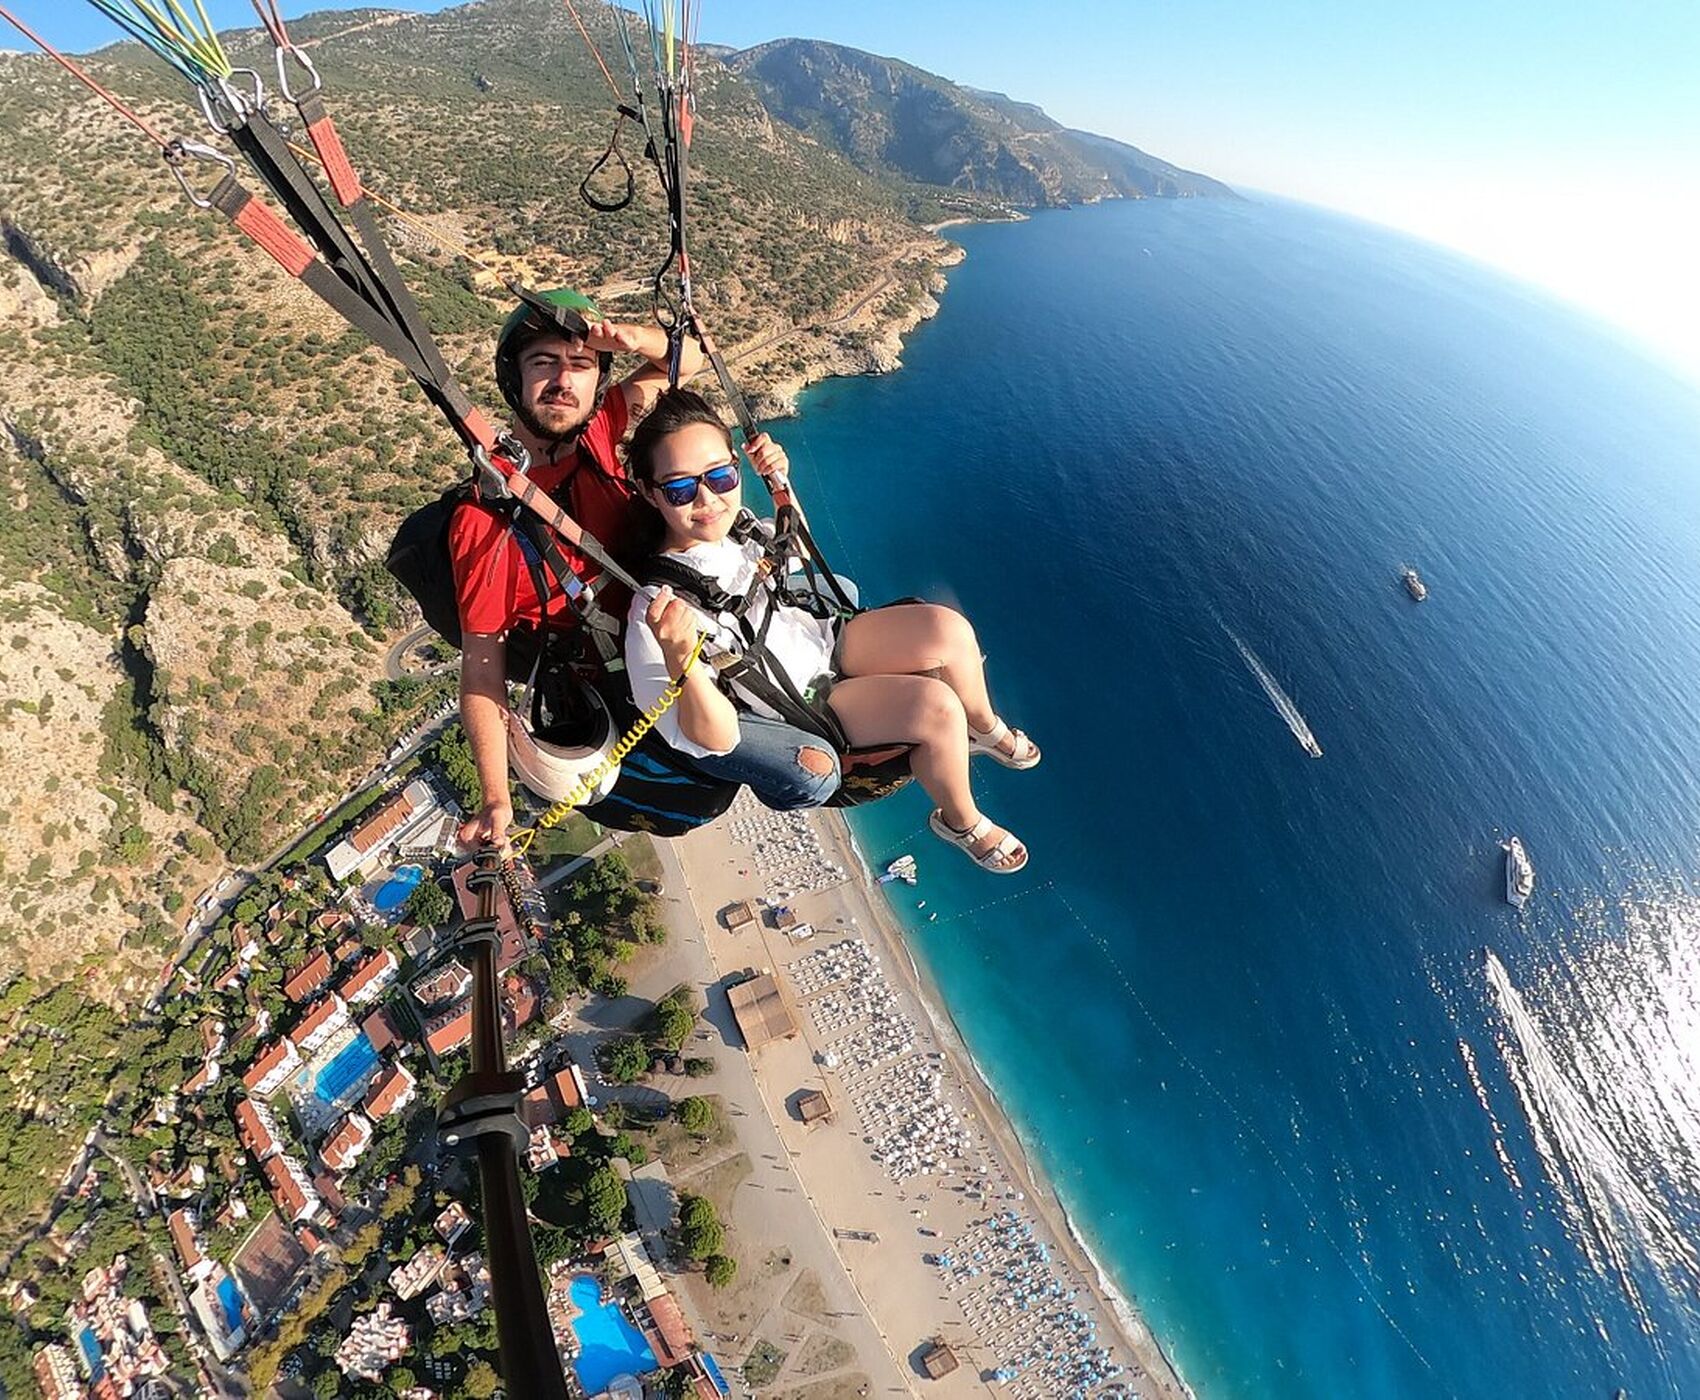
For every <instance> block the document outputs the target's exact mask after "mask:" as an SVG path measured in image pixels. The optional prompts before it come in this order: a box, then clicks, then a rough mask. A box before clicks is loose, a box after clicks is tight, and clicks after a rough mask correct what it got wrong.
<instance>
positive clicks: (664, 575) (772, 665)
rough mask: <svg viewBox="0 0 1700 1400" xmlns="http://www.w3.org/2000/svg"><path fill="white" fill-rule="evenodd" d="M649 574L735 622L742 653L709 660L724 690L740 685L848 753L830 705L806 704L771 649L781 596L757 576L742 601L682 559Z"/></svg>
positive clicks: (654, 564)
mask: <svg viewBox="0 0 1700 1400" xmlns="http://www.w3.org/2000/svg"><path fill="white" fill-rule="evenodd" d="M646 572H647V573H648V574H649V578H650V582H652V583H666V584H670V585H672V586H673V588H674V590H675V591H676V592H678V593H680V594H681V595H682V596H683V597H685V598H686V599H687V600H688V601H690V602H692V603H695V604H696V605H697V606H698V607H700V608H702V609H704V610H705V611H707V612H709V613H711V614H713V615H715V616H719V615H721V614H726V613H731V614H732V615H733V616H734V618H735V620H736V622H737V626H738V631H739V633H740V634H741V635H742V637H743V641H744V646H743V649H742V653H741V654H739V653H733V652H723V653H721V654H720V655H716V656H714V657H711V658H710V659H711V661H712V664H713V666H714V669H715V674H716V678H717V679H718V680H719V682H720V683H721V686H722V688H723V689H725V688H728V687H730V686H731V685H732V684H733V683H736V684H738V685H741V686H743V687H744V689H746V690H747V691H749V693H750V694H751V695H753V696H755V697H756V698H757V699H758V700H760V701H761V702H762V703H763V704H764V705H766V706H767V707H768V708H769V709H771V710H773V711H774V712H775V713H776V714H778V715H780V716H781V717H783V718H784V720H785V722H786V723H787V724H791V725H794V726H795V727H796V728H798V729H802V730H806V731H807V732H808V733H811V734H815V735H818V736H819V737H820V738H821V739H822V740H823V741H824V742H826V743H827V744H830V745H831V746H832V747H833V748H834V749H835V750H837V751H838V752H839V753H845V752H848V751H849V749H850V747H851V745H850V741H849V736H848V735H846V734H845V732H844V728H843V726H842V725H841V724H840V723H839V722H838V717H837V716H836V715H835V714H833V713H832V711H831V710H830V709H829V708H828V707H827V706H826V705H824V704H811V703H810V702H809V701H808V700H806V699H805V698H804V697H803V695H802V694H801V693H800V692H799V691H798V690H797V687H796V686H795V685H794V684H793V683H792V681H791V678H790V677H789V676H788V675H786V674H785V670H784V668H783V667H782V666H780V665H779V664H778V663H777V662H776V661H775V660H774V658H773V653H772V652H771V651H770V650H769V649H768V646H767V630H768V627H769V626H770V625H771V624H772V622H773V617H774V614H775V612H776V611H777V610H778V608H779V606H780V605H781V603H782V601H783V599H782V597H781V596H780V595H781V593H782V590H780V589H778V588H776V587H774V586H773V585H772V583H771V581H770V580H768V579H766V578H764V577H762V576H761V575H759V574H758V576H757V578H756V580H755V582H754V583H753V584H752V585H751V588H750V590H749V592H747V593H746V594H745V595H744V596H743V597H742V598H739V597H737V596H736V595H734V594H732V593H729V592H727V591H726V590H725V589H724V588H722V587H721V586H720V585H719V584H718V583H716V582H715V581H714V580H713V579H711V578H708V577H707V576H706V575H704V574H702V573H699V572H698V571H697V570H696V569H693V568H691V567H690V565H688V564H686V563H683V562H682V561H680V560H678V559H667V558H660V559H652V560H650V561H649V563H648V565H647V567H646ZM764 589H765V590H766V591H768V592H769V594H770V598H769V602H768V609H767V613H766V615H765V616H764V617H763V619H762V624H761V626H760V628H759V629H758V628H756V627H754V626H752V625H751V623H750V621H749V618H748V612H749V605H750V603H751V602H752V600H753V599H754V598H755V596H756V595H757V594H759V593H761V592H762V591H763V590H764ZM740 605H741V606H740Z"/></svg>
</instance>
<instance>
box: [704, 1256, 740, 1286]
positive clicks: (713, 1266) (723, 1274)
mask: <svg viewBox="0 0 1700 1400" xmlns="http://www.w3.org/2000/svg"><path fill="white" fill-rule="evenodd" d="M703 1274H704V1277H706V1278H707V1279H708V1286H709V1287H710V1288H724V1287H726V1285H727V1284H729V1283H731V1282H732V1280H733V1279H734V1278H736V1277H737V1275H738V1261H737V1260H736V1259H733V1258H732V1257H731V1256H729V1255H726V1254H711V1255H709V1256H708V1262H707V1263H706V1264H705V1265H704V1266H703Z"/></svg>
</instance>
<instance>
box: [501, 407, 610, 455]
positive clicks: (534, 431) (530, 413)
mask: <svg viewBox="0 0 1700 1400" xmlns="http://www.w3.org/2000/svg"><path fill="white" fill-rule="evenodd" d="M539 408H541V409H542V411H543V413H545V414H547V415H548V417H549V419H552V420H553V422H552V423H551V422H546V421H545V420H544V418H543V417H542V416H541V415H540V414H539V413H538V412H536V411H534V410H533V409H531V408H529V407H527V406H526V405H524V404H521V405H520V406H519V407H518V408H517V409H515V410H514V416H515V417H517V418H518V419H519V421H520V426H521V427H523V428H524V429H525V430H526V431H527V432H528V433H530V434H531V435H532V436H533V437H536V438H541V439H543V441H545V442H553V443H556V444H557V445H561V446H565V445H567V444H570V443H573V442H577V441H578V439H579V437H580V435H581V434H582V433H583V432H584V430H585V427H586V426H587V425H588V424H589V422H590V419H591V416H592V415H593V414H594V413H595V412H596V404H595V403H594V402H592V403H591V405H590V407H589V408H582V407H579V408H568V407H566V406H565V405H561V404H551V403H546V404H540V405H539ZM575 413H576V414H578V415H579V416H578V417H577V418H574V419H573V420H572V421H571V422H565V423H564V425H563V420H565V419H568V418H570V417H571V416H572V415H573V414H575Z"/></svg>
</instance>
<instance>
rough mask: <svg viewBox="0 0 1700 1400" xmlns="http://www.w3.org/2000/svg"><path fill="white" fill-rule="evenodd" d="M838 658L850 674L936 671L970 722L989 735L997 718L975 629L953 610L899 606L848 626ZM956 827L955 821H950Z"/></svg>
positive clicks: (859, 618) (927, 605) (924, 605)
mask: <svg viewBox="0 0 1700 1400" xmlns="http://www.w3.org/2000/svg"><path fill="white" fill-rule="evenodd" d="M839 658H840V660H841V661H842V662H843V665H844V674H845V675H847V676H918V675H924V674H926V673H928V672H936V673H937V675H938V677H939V679H940V680H942V681H943V682H944V683H945V684H946V685H948V686H949V687H950V688H951V689H952V690H953V691H955V692H956V695H957V698H958V699H960V700H961V702H962V709H963V711H964V713H965V714H966V715H967V717H968V723H969V724H971V725H973V726H974V728H975V730H976V731H977V732H979V733H982V734H983V733H985V732H986V731H987V730H988V729H990V728H991V727H992V725H993V723H994V722H995V721H996V719H997V714H996V712H995V711H994V710H993V709H992V700H991V696H990V695H989V694H988V693H987V691H986V668H985V666H984V664H983V663H982V662H981V660H980V639H979V638H978V637H976V636H975V635H974V627H973V625H972V624H971V623H970V622H969V621H968V619H967V618H965V617H964V616H963V615H962V614H961V613H959V612H957V611H956V610H955V609H954V608H946V607H940V606H938V605H937V604H935V603H896V604H893V605H892V606H891V607H889V608H876V609H874V610H873V611H872V612H865V613H858V614H857V615H856V616H855V617H853V618H851V619H850V621H848V622H847V623H845V624H844V634H843V639H842V642H841V644H840V651H839ZM952 825H955V823H952Z"/></svg>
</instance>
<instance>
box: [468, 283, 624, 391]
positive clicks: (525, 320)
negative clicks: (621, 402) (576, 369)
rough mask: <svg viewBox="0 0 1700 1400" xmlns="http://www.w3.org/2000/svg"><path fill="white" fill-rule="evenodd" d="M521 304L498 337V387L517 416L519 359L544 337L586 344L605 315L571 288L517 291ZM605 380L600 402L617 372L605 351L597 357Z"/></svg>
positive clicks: (600, 388) (598, 388)
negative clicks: (587, 336) (593, 324)
mask: <svg viewBox="0 0 1700 1400" xmlns="http://www.w3.org/2000/svg"><path fill="white" fill-rule="evenodd" d="M516 290H518V292H519V294H520V297H521V301H520V304H519V305H518V306H516V307H515V308H514V309H513V311H512V312H511V313H510V314H509V316H508V319H507V320H506V321H504V322H503V323H502V332H501V334H500V335H498V336H497V337H496V387H497V389H499V390H500V391H501V394H502V397H503V398H504V399H505V400H507V405H508V407H509V408H511V409H513V410H514V411H515V412H516V413H517V412H519V408H520V380H519V356H520V352H521V351H522V350H524V349H525V347H526V346H527V345H528V344H529V343H530V342H531V341H533V340H536V339H537V338H538V337H539V336H544V335H560V336H565V337H566V338H567V339H569V340H574V339H577V340H582V339H583V338H584V334H585V331H586V330H588V329H589V323H590V322H592V321H600V320H601V319H602V313H601V312H600V311H598V310H597V309H596V303H595V302H593V301H592V300H591V299H590V298H589V297H587V296H585V295H584V293H583V292H577V291H574V290H573V289H572V288H571V287H556V288H554V289H553V290H552V291H547V292H528V291H526V290H525V289H524V288H517V289H516ZM597 359H598V361H599V362H600V364H601V367H602V376H601V378H600V379H599V380H598V381H597V384H596V400H597V402H598V403H600V402H601V401H602V395H603V394H604V393H605V392H606V391H607V388H608V379H609V376H610V374H611V373H612V372H613V367H614V356H613V354H612V353H611V352H610V351H607V350H604V351H602V352H601V353H600V354H599V355H598V356H597Z"/></svg>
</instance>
